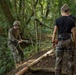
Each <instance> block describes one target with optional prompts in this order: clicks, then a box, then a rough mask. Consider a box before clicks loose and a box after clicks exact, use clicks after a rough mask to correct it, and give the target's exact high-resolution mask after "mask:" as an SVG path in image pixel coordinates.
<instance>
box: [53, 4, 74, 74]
mask: <svg viewBox="0 0 76 75" xmlns="http://www.w3.org/2000/svg"><path fill="white" fill-rule="evenodd" d="M61 15H62V16H61V17H60V18H58V19H57V20H56V23H55V26H54V31H53V36H52V46H53V47H54V46H55V38H56V34H57V32H58V34H57V36H58V44H57V45H56V51H55V54H56V61H55V75H61V70H62V60H63V55H64V52H65V53H67V55H66V60H67V73H68V75H73V73H74V59H73V57H74V49H75V47H76V33H75V20H74V18H73V17H72V16H70V9H69V7H68V5H67V4H64V5H63V6H62V8H61ZM72 37H73V39H74V41H75V44H74V42H73V41H72ZM74 45H75V46H74Z"/></svg>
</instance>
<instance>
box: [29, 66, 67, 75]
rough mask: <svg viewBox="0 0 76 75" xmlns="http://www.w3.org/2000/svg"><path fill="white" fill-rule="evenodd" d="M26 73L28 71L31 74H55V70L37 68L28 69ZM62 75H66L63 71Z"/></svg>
mask: <svg viewBox="0 0 76 75" xmlns="http://www.w3.org/2000/svg"><path fill="white" fill-rule="evenodd" d="M28 71H30V72H31V73H37V72H40V73H43V72H44V73H55V69H54V68H39V67H30V68H29V69H28ZM62 75H67V74H66V73H65V72H64V71H62Z"/></svg>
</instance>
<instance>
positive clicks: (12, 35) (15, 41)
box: [8, 21, 24, 68]
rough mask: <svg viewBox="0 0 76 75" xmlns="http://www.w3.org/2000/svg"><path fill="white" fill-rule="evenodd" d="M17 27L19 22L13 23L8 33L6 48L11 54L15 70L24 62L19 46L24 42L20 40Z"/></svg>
mask: <svg viewBox="0 0 76 75" xmlns="http://www.w3.org/2000/svg"><path fill="white" fill-rule="evenodd" d="M19 27H20V22H19V21H14V23H13V27H12V28H11V29H9V32H8V47H9V48H10V50H11V52H12V54H13V57H14V62H15V67H16V68H17V67H18V66H19V64H20V62H23V61H24V54H23V51H22V48H21V46H20V43H22V42H24V40H22V39H21V36H20V31H19Z"/></svg>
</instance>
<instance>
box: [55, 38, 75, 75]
mask: <svg viewBox="0 0 76 75" xmlns="http://www.w3.org/2000/svg"><path fill="white" fill-rule="evenodd" d="M55 53H56V61H55V75H61V71H62V62H63V58H64V57H63V55H64V53H66V58H65V59H66V64H67V65H66V71H67V74H68V75H73V73H74V59H73V57H74V43H73V41H72V40H71V39H68V40H61V41H59V42H58V44H57V45H56V51H55Z"/></svg>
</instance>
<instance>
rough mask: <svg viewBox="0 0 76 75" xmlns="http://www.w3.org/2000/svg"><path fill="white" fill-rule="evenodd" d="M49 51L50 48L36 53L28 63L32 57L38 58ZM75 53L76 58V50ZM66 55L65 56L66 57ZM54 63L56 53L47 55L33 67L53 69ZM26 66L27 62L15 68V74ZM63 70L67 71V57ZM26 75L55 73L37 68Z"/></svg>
mask: <svg viewBox="0 0 76 75" xmlns="http://www.w3.org/2000/svg"><path fill="white" fill-rule="evenodd" d="M47 51H48V50H45V51H40V52H38V53H37V54H35V55H34V56H33V57H31V58H29V59H28V60H27V61H29V60H30V62H28V64H30V63H31V60H32V59H37V58H38V57H40V56H41V55H43V54H44V53H46V52H47ZM74 53H75V57H74V59H75V58H76V52H74ZM65 56H66V55H65ZM65 56H64V58H65ZM75 62H76V59H75ZM75 62H74V65H75V74H74V75H76V64H75ZM54 64H55V56H54V55H53V56H50V55H47V56H46V57H44V58H42V59H41V60H40V61H39V62H37V63H36V64H34V65H33V66H32V67H31V68H34V69H38V68H39V69H43V68H44V69H48V68H49V69H51V68H52V69H54V67H55V66H54ZM25 66H27V64H26V65H23V66H21V67H20V68H18V69H16V70H14V71H13V72H12V73H13V74H14V72H15V73H16V72H18V71H20V70H21V69H22V68H23V67H25ZM29 71H30V70H29ZM63 71H64V72H66V62H65V59H63ZM8 75H11V74H8ZM24 75H54V72H48V73H47V72H46V71H43V70H42V71H41V70H38V71H37V70H36V71H31V73H30V72H28V73H25V74H24Z"/></svg>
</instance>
